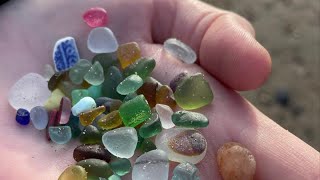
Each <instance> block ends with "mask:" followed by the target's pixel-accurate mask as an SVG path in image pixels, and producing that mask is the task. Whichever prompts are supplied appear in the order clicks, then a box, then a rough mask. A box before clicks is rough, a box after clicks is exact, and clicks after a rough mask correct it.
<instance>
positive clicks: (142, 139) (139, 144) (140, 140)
mask: <svg viewBox="0 0 320 180" xmlns="http://www.w3.org/2000/svg"><path fill="white" fill-rule="evenodd" d="M143 141H144V138H143V137H141V136H140V135H139V133H138V143H137V147H136V150H137V149H140V147H141V144H142V142H143Z"/></svg>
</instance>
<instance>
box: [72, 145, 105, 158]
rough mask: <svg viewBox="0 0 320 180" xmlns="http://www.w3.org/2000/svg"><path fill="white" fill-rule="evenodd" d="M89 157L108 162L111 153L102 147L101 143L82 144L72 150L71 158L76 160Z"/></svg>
mask: <svg viewBox="0 0 320 180" xmlns="http://www.w3.org/2000/svg"><path fill="white" fill-rule="evenodd" d="M91 158H94V159H100V160H104V161H106V162H110V160H111V154H110V153H109V151H107V150H106V149H105V148H104V146H103V145H100V144H93V145H86V144H83V145H80V146H78V147H76V148H75V149H74V151H73V159H74V160H75V161H77V162H79V161H82V160H85V159H91Z"/></svg>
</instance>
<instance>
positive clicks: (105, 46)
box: [87, 27, 119, 53]
mask: <svg viewBox="0 0 320 180" xmlns="http://www.w3.org/2000/svg"><path fill="white" fill-rule="evenodd" d="M87 46H88V49H89V50H90V51H91V52H93V53H112V52H115V51H117V49H118V47H119V44H118V41H117V39H116V37H115V36H114V34H113V32H112V31H111V30H110V29H109V28H106V27H97V28H94V29H92V30H91V32H90V33H89V36H88V41H87Z"/></svg>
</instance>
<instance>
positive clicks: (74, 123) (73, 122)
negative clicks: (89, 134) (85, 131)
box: [66, 114, 81, 138]
mask: <svg viewBox="0 0 320 180" xmlns="http://www.w3.org/2000/svg"><path fill="white" fill-rule="evenodd" d="M66 125H67V126H69V127H70V128H71V133H72V138H77V137H79V135H80V133H81V129H80V127H79V117H77V116H74V115H72V114H71V115H70V119H69V122H68V124H66Z"/></svg>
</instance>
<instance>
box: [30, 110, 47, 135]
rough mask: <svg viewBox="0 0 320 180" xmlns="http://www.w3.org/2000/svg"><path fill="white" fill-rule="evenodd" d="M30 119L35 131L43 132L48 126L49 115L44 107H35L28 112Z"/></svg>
mask: <svg viewBox="0 0 320 180" xmlns="http://www.w3.org/2000/svg"><path fill="white" fill-rule="evenodd" d="M30 119H31V122H32V124H33V126H34V127H35V128H36V129H38V130H43V129H45V128H46V127H47V125H48V122H49V115H48V112H47V110H46V109H45V108H44V107H42V106H36V107H34V108H32V109H31V111H30Z"/></svg>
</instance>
